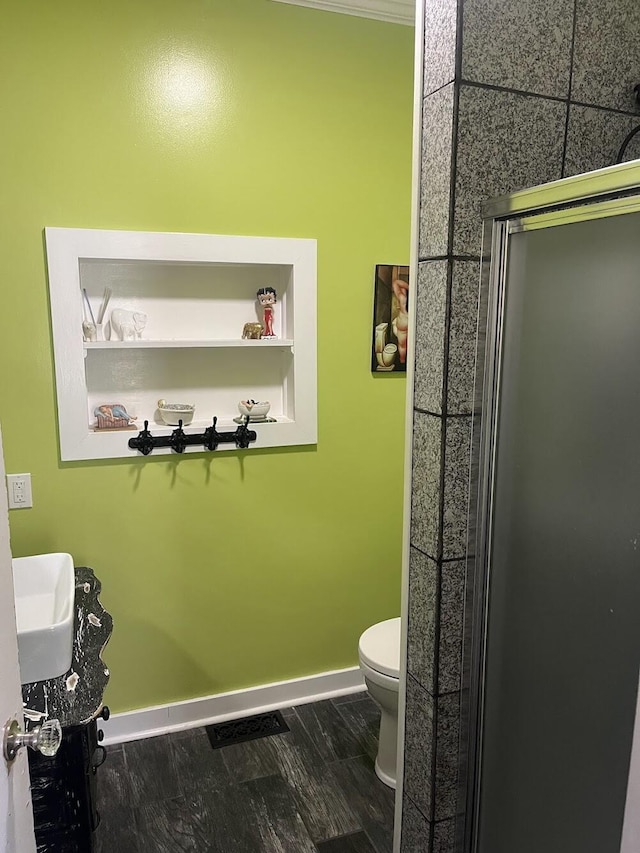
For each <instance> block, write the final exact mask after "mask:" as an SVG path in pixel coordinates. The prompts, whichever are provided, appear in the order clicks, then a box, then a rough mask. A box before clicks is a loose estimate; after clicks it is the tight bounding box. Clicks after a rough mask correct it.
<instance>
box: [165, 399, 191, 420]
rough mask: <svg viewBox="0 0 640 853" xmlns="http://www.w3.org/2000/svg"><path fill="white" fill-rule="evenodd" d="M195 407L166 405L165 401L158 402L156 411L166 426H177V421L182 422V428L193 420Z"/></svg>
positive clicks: (176, 404)
mask: <svg viewBox="0 0 640 853" xmlns="http://www.w3.org/2000/svg"><path fill="white" fill-rule="evenodd" d="M195 410H196V407H195V406H193V405H191V403H167V401H166V400H158V411H159V412H160V417H161V419H162V421H163V423H165V424H166V425H167V426H178V421H182V426H187V425H188V424H190V423H191V421H192V420H193V415H194V413H195Z"/></svg>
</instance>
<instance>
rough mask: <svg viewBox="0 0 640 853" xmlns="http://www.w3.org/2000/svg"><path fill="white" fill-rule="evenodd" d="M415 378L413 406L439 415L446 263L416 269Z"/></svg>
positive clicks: (443, 340) (445, 301) (445, 300)
mask: <svg viewBox="0 0 640 853" xmlns="http://www.w3.org/2000/svg"><path fill="white" fill-rule="evenodd" d="M416 311H417V316H416V345H415V354H416V355H415V374H414V386H413V402H414V405H415V406H416V407H417V408H419V409H426V410H427V411H429V412H435V413H436V414H440V413H441V412H442V389H443V382H444V347H445V320H446V314H447V262H446V261H423V262H422V263H420V264H419V265H418V299H417V307H416Z"/></svg>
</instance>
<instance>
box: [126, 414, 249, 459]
mask: <svg viewBox="0 0 640 853" xmlns="http://www.w3.org/2000/svg"><path fill="white" fill-rule="evenodd" d="M217 423H218V419H217V418H214V419H213V423H212V425H211V426H210V427H207V428H206V429H205V431H204V432H194V433H191V434H189V433H186V432H185V431H184V430H183V429H182V420H179V421H178V429H174V430H173V432H172V433H171V435H152V434H151V433H150V432H149V421H145V422H144V429H143V430H141V431H140V432H139V433H138V435H137V436H136V437H135V438H130V439H129V447H130V448H131V450H139V451H140V453H142V455H143V456H148V455H149V454H150V453H151V451H152V450H153V449H154V447H170V448H171V449H172V450H175V452H176V453H184V451H185V449H186V448H187V447H194V446H195V445H198V444H202V445H203V446H204V449H205V450H215V449H216V448H217V447H218V445H219V444H231V443H232V442H234V443H235V445H236V447H239V448H241V449H242V450H244V449H246V448H247V447H249V445H250V444H251V442H252V441H255V440H256V438H257V437H258V436H257V433H256V431H255V430H252V429H248V425H249V416H247V417H246V418H245V420H244V423H242V424H240V426H239V427H238V428H237V429H235V430H234V431H233V432H218V430H217V429H216V424H217Z"/></svg>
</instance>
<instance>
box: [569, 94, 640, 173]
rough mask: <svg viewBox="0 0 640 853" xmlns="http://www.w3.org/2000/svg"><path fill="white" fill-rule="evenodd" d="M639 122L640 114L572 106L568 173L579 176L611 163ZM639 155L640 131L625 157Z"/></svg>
mask: <svg viewBox="0 0 640 853" xmlns="http://www.w3.org/2000/svg"><path fill="white" fill-rule="evenodd" d="M638 125H640V116H626V115H623V114H622V113H613V112H610V111H609V110H599V109H596V108H595V107H577V106H575V105H571V107H570V108H569V133H568V135H567V153H566V160H565V169H564V173H565V175H566V176H568V175H580V174H582V173H583V172H591V171H593V170H594V169H603V168H604V167H605V166H612V165H613V164H614V163H615V162H616V158H617V156H618V152H619V150H620V147H621V146H622V143H623V142H624V140H625V137H626V136H627V134H628V133H630V131H632V130H633V129H634V128H635V127H638ZM638 157H640V134H638V136H637V137H636V138H635V139H634V140H633V141H632V142H631V143H630V144H629V147H628V149H627V153H626V156H625V160H634V159H637V158H638Z"/></svg>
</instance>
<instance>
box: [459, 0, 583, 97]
mask: <svg viewBox="0 0 640 853" xmlns="http://www.w3.org/2000/svg"><path fill="white" fill-rule="evenodd" d="M573 6H574V0H519V2H517V3H516V2H510V3H505V2H504V0H465V3H464V16H463V36H462V76H463V78H464V79H465V80H469V81H472V82H474V83H489V84H492V85H494V86H504V87H505V88H508V89H520V90H521V91H524V92H533V93H535V94H538V95H550V96H555V97H558V98H566V97H568V95H569V76H570V67H571V39H572V33H573Z"/></svg>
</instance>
